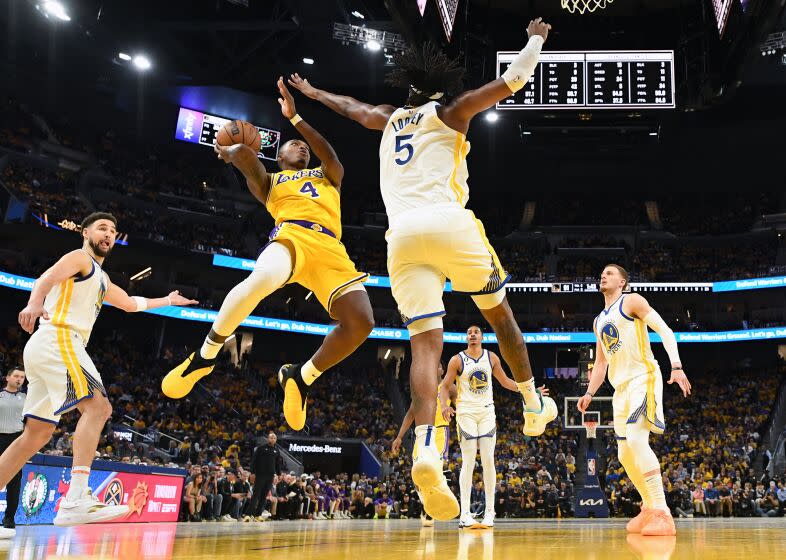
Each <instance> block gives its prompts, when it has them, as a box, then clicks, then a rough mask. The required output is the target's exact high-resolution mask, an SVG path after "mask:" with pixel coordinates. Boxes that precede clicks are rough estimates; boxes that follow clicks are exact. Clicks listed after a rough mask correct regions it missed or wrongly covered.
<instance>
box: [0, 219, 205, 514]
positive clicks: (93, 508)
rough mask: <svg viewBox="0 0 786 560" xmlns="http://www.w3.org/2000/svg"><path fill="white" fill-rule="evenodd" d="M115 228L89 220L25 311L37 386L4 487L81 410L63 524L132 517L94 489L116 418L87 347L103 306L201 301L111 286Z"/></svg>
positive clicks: (7, 458)
mask: <svg viewBox="0 0 786 560" xmlns="http://www.w3.org/2000/svg"><path fill="white" fill-rule="evenodd" d="M116 224H117V220H116V219H115V218H114V217H113V216H112V215H111V214H106V213H102V212H97V213H94V214H91V215H89V216H88V217H87V218H85V219H84V221H83V222H82V239H83V243H82V248H81V249H77V250H75V251H71V252H70V253H67V254H66V255H64V256H63V257H62V258H61V259H60V260H59V261H57V262H56V263H55V264H54V265H53V266H52V267H51V268H49V269H48V270H47V271H46V272H44V273H43V274H42V275H41V277H40V278H38V280H36V282H35V285H34V286H33V291H32V293H31V294H30V299H29V300H28V303H27V307H25V308H24V309H23V310H22V311H21V312H20V313H19V324H20V325H21V327H22V329H24V330H25V331H27V332H29V333H32V336H31V337H30V340H28V342H27V344H26V345H25V350H24V363H25V372H26V373H27V377H28V380H29V382H30V384H29V385H28V387H27V399H26V400H25V406H24V409H23V414H24V417H25V428H24V431H23V432H22V435H21V436H19V438H17V439H16V440H15V441H14V442H13V443H12V444H11V445H10V446H9V447H8V449H6V450H5V452H4V453H3V454H2V456H0V488H2V487H4V486H5V485H6V483H7V482H8V481H9V480H11V478H13V476H14V475H15V474H16V473H17V472H18V471H19V470H20V469H21V468H22V466H24V464H25V463H26V462H27V460H28V459H30V457H32V456H33V455H34V454H35V453H36V452H38V450H39V449H41V448H42V447H43V446H44V445H46V443H47V442H48V441H49V440H50V438H51V437H52V433H53V432H54V431H55V427H56V426H57V424H58V422H59V420H60V416H61V415H62V414H65V413H67V412H70V411H72V410H74V409H77V410H79V414H80V417H79V421H78V422H77V424H76V430H75V431H74V441H73V444H74V449H73V463H72V464H73V466H72V467H71V477H70V478H71V485H70V487H69V489H68V493H67V494H66V495H65V496H64V497H63V499H62V500H61V501H60V507H59V508H58V511H57V515H55V519H54V524H55V525H60V526H69V525H79V524H82V523H96V522H101V521H108V520H110V519H114V518H116V517H120V516H122V515H125V514H127V513H128V507H127V506H125V505H116V506H111V505H106V504H104V503H103V502H101V501H99V500H98V499H97V498H95V497H94V496H93V495H92V492H91V490H90V487H89V485H88V478H89V476H90V465H91V464H92V463H93V457H95V454H96V449H97V447H98V440H99V438H100V436H101V431H102V430H103V429H104V425H105V424H106V421H107V420H108V419H109V417H110V416H111V414H112V406H111V405H110V404H109V400H108V399H107V394H106V390H105V389H104V385H103V382H102V381H101V376H100V375H99V373H98V370H96V367H95V365H93V361H92V360H91V359H90V356H88V354H87V351H86V350H85V346H86V345H87V341H88V339H89V338H90V333H91V331H92V330H93V324H94V323H95V321H96V318H97V317H98V313H99V311H100V310H101V306H102V304H103V303H104V302H105V301H106V302H107V303H109V304H111V305H113V306H115V307H117V308H119V309H122V310H123V311H143V310H145V309H153V308H156V307H164V306H166V305H191V304H194V303H197V302H196V301H193V300H189V299H186V298H184V297H182V296H181V295H180V294H179V293H178V292H177V291H174V292H172V293H170V294H169V295H168V296H167V297H162V298H156V299H147V298H143V297H138V296H134V297H131V296H129V295H128V294H127V293H126V292H125V291H124V290H123V289H122V288H119V287H118V286H116V285H114V284H112V283H111V282H110V281H109V277H108V276H107V274H106V273H105V272H104V271H103V270H101V265H102V264H103V262H104V259H105V258H106V256H107V255H108V254H109V253H110V251H111V250H112V247H113V246H114V244H115V237H116V236H117V230H116ZM37 319H40V325H39V327H38V330H35V323H36V320H37ZM34 330H35V332H33V331H34Z"/></svg>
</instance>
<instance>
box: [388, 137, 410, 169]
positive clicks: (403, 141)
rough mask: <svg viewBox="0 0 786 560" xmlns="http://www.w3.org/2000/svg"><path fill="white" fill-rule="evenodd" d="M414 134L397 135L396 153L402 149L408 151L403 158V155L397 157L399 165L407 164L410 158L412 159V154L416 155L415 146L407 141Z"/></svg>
mask: <svg viewBox="0 0 786 560" xmlns="http://www.w3.org/2000/svg"><path fill="white" fill-rule="evenodd" d="M412 136H414V135H413V134H399V135H398V136H396V153H399V152H401V151H404V152H406V156H404V157H403V158H402V156H399V157H397V158H396V159H395V160H393V161H395V162H396V163H397V164H399V165H406V164H407V163H408V162H409V160H411V159H412V156H413V155H415V148H413V147H412V144H410V143H409V142H407V140H409V139H410V138H412Z"/></svg>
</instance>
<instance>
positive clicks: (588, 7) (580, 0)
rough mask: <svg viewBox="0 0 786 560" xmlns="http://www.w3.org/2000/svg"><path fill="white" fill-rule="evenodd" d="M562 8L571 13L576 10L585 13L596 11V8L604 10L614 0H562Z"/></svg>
mask: <svg viewBox="0 0 786 560" xmlns="http://www.w3.org/2000/svg"><path fill="white" fill-rule="evenodd" d="M561 1H562V9H563V10H568V11H569V12H570V13H571V14H574V13H576V12H578V13H580V14H583V13H586V12H590V13H592V12H594V11H595V10H602V9H603V8H605V7H606V5H607V4H611V3H612V2H614V0H561Z"/></svg>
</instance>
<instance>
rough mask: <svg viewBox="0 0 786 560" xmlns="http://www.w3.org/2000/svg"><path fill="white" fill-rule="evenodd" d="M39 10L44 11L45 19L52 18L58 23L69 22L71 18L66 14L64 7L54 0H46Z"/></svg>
mask: <svg viewBox="0 0 786 560" xmlns="http://www.w3.org/2000/svg"><path fill="white" fill-rule="evenodd" d="M36 8H38V6H36ZM40 9H43V10H44V16H46V17H49V16H52V17H55V18H57V19H59V20H60V21H71V16H69V15H68V14H67V13H66V9H65V6H63V5H62V4H61V3H60V2H57V1H56V0H47V1H46V2H44V3H43V4H42V5H41V8H40Z"/></svg>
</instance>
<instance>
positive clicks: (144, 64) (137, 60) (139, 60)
mask: <svg viewBox="0 0 786 560" xmlns="http://www.w3.org/2000/svg"><path fill="white" fill-rule="evenodd" d="M134 66H135V67H136V69H137V70H139V71H140V72H145V71H146V70H150V69H151V68H152V67H153V64H152V63H151V62H150V59H149V58H147V57H146V56H145V55H143V54H138V55H136V56H135V57H134Z"/></svg>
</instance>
